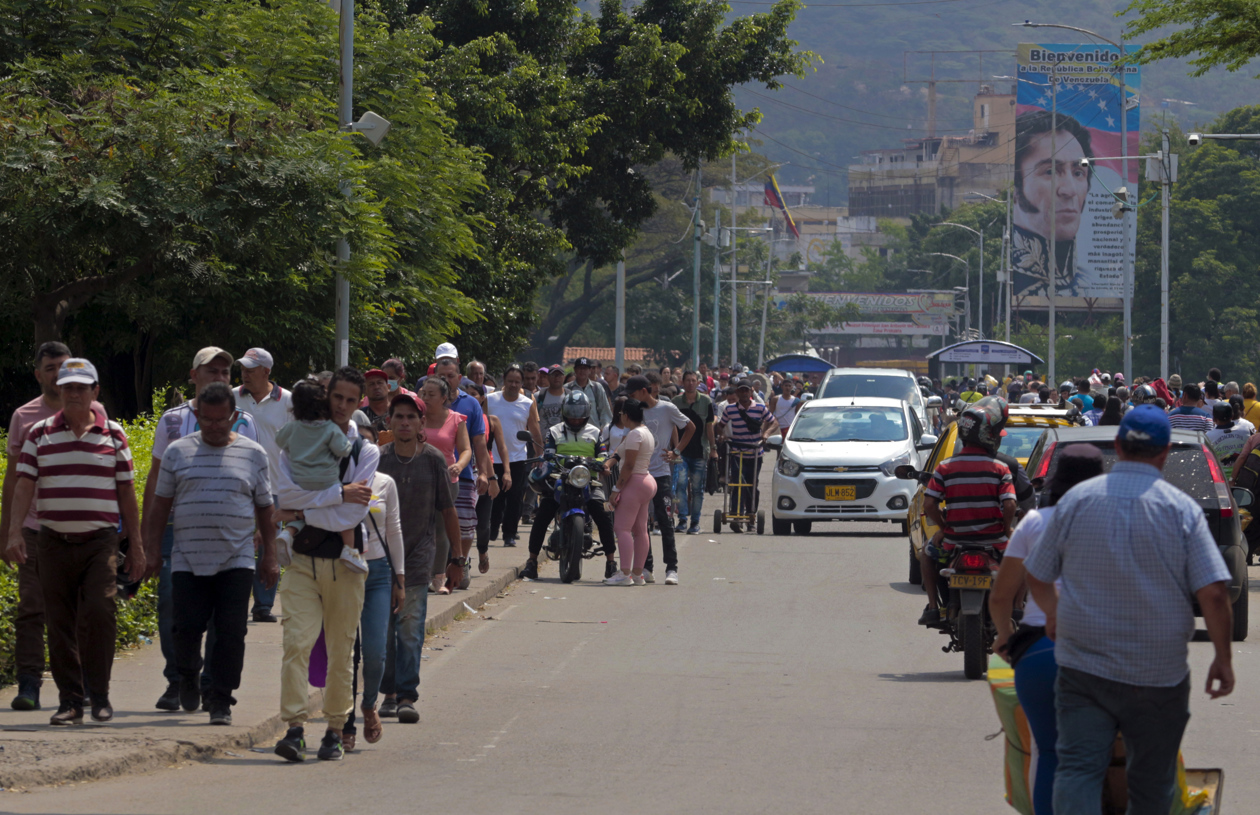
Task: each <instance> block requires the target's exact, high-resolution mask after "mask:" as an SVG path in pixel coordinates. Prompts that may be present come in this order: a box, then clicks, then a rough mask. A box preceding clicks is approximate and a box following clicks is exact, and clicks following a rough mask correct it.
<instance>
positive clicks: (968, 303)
mask: <svg viewBox="0 0 1260 815" xmlns="http://www.w3.org/2000/svg"><path fill="white" fill-rule="evenodd" d="M928 254H929V255H931V256H933V257H940V258H952V259H953V260H956V261H958V262H959V263H961V264H962V265H963V266H965V267H966V268H967V287H966V288H967V297H966V300H965V301H964V302H965V303H966V309H967V314H966V322H965V325H966V328H965V331H964V336H966V337H967V338H968V339H970V338H971V264H970V263H968V262H967V261H965V260H963V259H962V258H960V257H958V255H950V254H946V253H945V252H928Z"/></svg>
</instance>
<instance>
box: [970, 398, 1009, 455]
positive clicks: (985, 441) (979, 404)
mask: <svg viewBox="0 0 1260 815" xmlns="http://www.w3.org/2000/svg"><path fill="white" fill-rule="evenodd" d="M1009 412H1010V411H1009V408H1008V407H1007V404H1006V400H1005V399H1003V398H1002V397H1000V396H986V397H985V398H983V399H978V400H977V401H976V402H975V403H973V404H972V405H970V406H968V407H967V409H966V410H964V411H963V412H962V415H960V416H959V417H958V435H959V436H961V437H962V440H963V442H964V443H966V444H975V445H978V446H980V447H983V448H984V449H985V450H988V451H989V452H990V453H996V452H997V450H998V447H999V446H1001V444H1002V436H1003V435H1005V433H1006V418H1007V416H1008V415H1009Z"/></svg>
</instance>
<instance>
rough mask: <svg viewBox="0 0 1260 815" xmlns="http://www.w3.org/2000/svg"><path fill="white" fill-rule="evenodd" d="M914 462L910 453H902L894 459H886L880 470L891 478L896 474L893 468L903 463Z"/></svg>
mask: <svg viewBox="0 0 1260 815" xmlns="http://www.w3.org/2000/svg"><path fill="white" fill-rule="evenodd" d="M913 463H914V462H912V461H911V460H910V454H909V453H902V454H901V455H899V456H897V457H896V458H894V459H893V460H891V461H885V462H884V463H883V464H881V465H879V471H880V472H881V473H883V474H884V475H886V476H888V477H889V478H892V477H893V476H894V475H896V473H894V472H893V470H895V469H897V468H898V467H900V466H901V465H902V464H913Z"/></svg>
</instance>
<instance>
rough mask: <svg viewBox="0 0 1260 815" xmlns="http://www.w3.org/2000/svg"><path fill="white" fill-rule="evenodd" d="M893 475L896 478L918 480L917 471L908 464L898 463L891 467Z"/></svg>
mask: <svg viewBox="0 0 1260 815" xmlns="http://www.w3.org/2000/svg"><path fill="white" fill-rule="evenodd" d="M893 475H895V476H897V477H898V478H904V479H905V480H907V481H918V480H919V471H918V470H916V469H915V468H914V467H912V466H911V465H909V464H898V465H897V466H896V467H894V468H893Z"/></svg>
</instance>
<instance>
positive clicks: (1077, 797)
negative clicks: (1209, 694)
mask: <svg viewBox="0 0 1260 815" xmlns="http://www.w3.org/2000/svg"><path fill="white" fill-rule="evenodd" d="M1055 705H1056V708H1057V710H1058V726H1059V741H1058V745H1057V752H1058V755H1059V770H1058V772H1057V773H1055V776H1054V811H1055V812H1065V813H1066V812H1070V813H1072V815H1095V814H1096V813H1099V812H1101V810H1102V790H1103V780H1104V778H1105V776H1106V774H1107V766H1108V764H1109V763H1110V762H1111V751H1112V745H1113V744H1114V743H1115V740H1116V733H1117V732H1119V733H1120V734H1121V735H1122V736H1123V737H1124V750H1125V774H1126V775H1127V777H1128V783H1129V810H1128V815H1166V813H1167V812H1168V811H1169V809H1170V808H1171V807H1172V800H1173V793H1174V791H1175V789H1176V784H1177V751H1178V750H1179V749H1180V747H1181V736H1182V734H1183V733H1184V732H1185V730H1186V723H1187V722H1189V721H1190V676H1189V675H1188V674H1187V676H1186V678H1185V679H1183V680H1182V681H1181V683H1180V684H1178V685H1173V686H1172V687H1149V686H1145V685H1128V684H1125V683H1123V682H1113V681H1112V680H1110V679H1104V678H1102V677H1101V676H1094V675H1093V674H1088V673H1085V672H1084V671H1077V670H1073V669H1072V668H1067V667H1064V666H1062V665H1060V666H1059V677H1058V680H1057V682H1056V684H1055Z"/></svg>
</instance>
